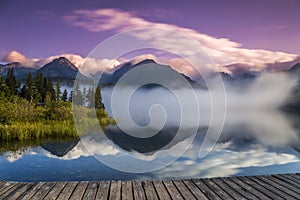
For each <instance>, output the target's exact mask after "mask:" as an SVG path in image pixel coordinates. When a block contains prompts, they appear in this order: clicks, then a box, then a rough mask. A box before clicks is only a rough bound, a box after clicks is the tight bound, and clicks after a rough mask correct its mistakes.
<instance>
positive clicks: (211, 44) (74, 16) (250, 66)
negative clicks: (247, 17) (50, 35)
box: [64, 9, 299, 74]
mask: <svg viewBox="0 0 300 200" xmlns="http://www.w3.org/2000/svg"><path fill="white" fill-rule="evenodd" d="M64 20H65V21H66V22H67V23H69V24H71V25H73V26H77V27H81V28H84V29H86V30H88V31H92V32H102V31H114V32H116V33H119V32H123V31H126V30H131V29H137V28H144V27H155V28H162V29H163V28H167V29H172V30H174V32H180V33H182V34H184V35H186V36H188V37H190V38H192V39H194V40H195V41H197V42H198V43H199V45H200V46H201V47H202V48H203V49H204V51H205V52H206V53H207V55H208V56H210V57H211V58H212V60H213V61H214V62H215V63H216V65H217V67H218V70H219V71H223V72H227V73H232V74H234V73H235V71H236V70H239V71H241V70H245V71H254V72H259V71H265V70H272V69H273V67H274V68H275V69H278V68H280V69H282V68H289V67H291V65H292V64H294V63H296V62H298V61H299V55H296V54H290V53H284V52H274V51H269V50H263V49H247V48H243V46H242V44H240V43H237V42H234V41H232V40H230V39H228V38H216V37H212V36H209V35H206V34H203V33H200V32H198V31H196V30H193V29H190V28H184V27H179V26H176V25H171V24H164V23H156V22H150V21H147V20H145V19H143V18H140V17H138V16H135V15H133V14H131V13H130V12H126V11H123V10H119V9H97V10H75V11H73V12H72V13H70V14H69V15H66V16H64ZM134 37H136V38H138V39H147V40H152V41H153V42H154V43H156V44H158V46H161V47H162V48H164V47H165V46H166V45H167V46H168V47H170V45H171V46H172V48H174V49H176V48H180V46H182V45H186V42H185V41H184V40H182V39H181V40H180V38H176V37H173V36H172V35H165V36H162V35H157V33H155V31H150V30H148V31H141V32H140V34H135V35H134ZM162 38H163V39H162ZM183 53H185V54H186V55H188V54H192V53H193V52H192V51H191V52H183ZM183 62H184V61H180V60H179V59H177V60H175V61H174V60H173V61H169V62H167V64H172V66H173V67H174V68H176V69H178V71H183V72H187V73H188V72H189V73H194V72H193V71H192V70H191V69H185V68H190V66H189V65H182V63H183ZM177 63H180V64H177ZM281 63H283V64H288V65H287V66H286V65H284V66H281Z"/></svg>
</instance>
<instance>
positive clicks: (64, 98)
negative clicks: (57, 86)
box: [62, 89, 68, 101]
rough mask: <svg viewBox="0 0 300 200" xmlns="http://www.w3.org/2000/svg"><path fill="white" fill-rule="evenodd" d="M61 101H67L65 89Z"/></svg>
mask: <svg viewBox="0 0 300 200" xmlns="http://www.w3.org/2000/svg"><path fill="white" fill-rule="evenodd" d="M62 100H63V101H67V100H68V92H67V89H65V90H64V92H63V94H62Z"/></svg>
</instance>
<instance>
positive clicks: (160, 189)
mask: <svg viewBox="0 0 300 200" xmlns="http://www.w3.org/2000/svg"><path fill="white" fill-rule="evenodd" d="M0 199H32V200H34V199H37V200H41V199H45V200H48V199H76V200H77V199H113V200H115V199H135V200H137V199H145V200H146V199H148V200H149V199H188V200H190V199H300V174H282V175H272V176H247V177H231V178H211V179H192V180H172V181H170V180H168V181H98V182H39V183H21V182H6V181H1V182H0Z"/></svg>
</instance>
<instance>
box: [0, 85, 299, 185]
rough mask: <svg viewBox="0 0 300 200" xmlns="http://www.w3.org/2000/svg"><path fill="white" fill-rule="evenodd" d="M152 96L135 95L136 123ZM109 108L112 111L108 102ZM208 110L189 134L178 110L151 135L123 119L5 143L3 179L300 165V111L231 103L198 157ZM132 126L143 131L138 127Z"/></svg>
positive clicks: (241, 171)
mask: <svg viewBox="0 0 300 200" xmlns="http://www.w3.org/2000/svg"><path fill="white" fill-rule="evenodd" d="M104 94H106V95H104V96H103V99H104V102H105V105H106V106H107V105H109V103H108V102H109V96H110V95H109V94H110V91H104ZM152 95H153V94H152ZM144 97H145V96H144ZM137 99H139V98H138V96H137ZM146 99H151V98H146ZM153 99H154V100H153V101H152V100H151V101H147V102H145V101H143V102H144V104H143V103H141V102H140V103H137V102H135V104H136V105H139V106H140V108H138V106H137V107H134V108H132V109H133V111H134V109H135V111H137V110H138V112H133V113H136V115H135V114H132V118H133V119H134V120H135V121H136V123H137V124H139V125H141V126H143V125H145V124H147V123H149V116H148V115H147V113H144V115H143V116H142V115H141V114H140V111H141V110H143V109H144V111H145V109H147V107H149V105H151V104H153V103H157V99H156V98H153ZM229 99H230V96H229ZM174 102H175V101H174ZM159 103H161V104H164V103H165V104H166V105H165V107H166V111H167V112H172V117H173V115H175V114H176V112H177V111H176V109H172V108H176V106H175V107H174V106H173V105H172V103H170V100H168V101H166V100H165V99H164V100H162V101H161V102H159ZM175 103H176V102H175ZM146 104H147V105H146ZM130 105H131V104H130ZM130 107H132V106H130ZM168 107H169V109H171V110H170V111H168ZM107 110H108V111H109V112H110V113H111V108H110V107H109V106H107ZM174 113H175V114H174ZM202 116H204V119H203V118H202V121H201V123H200V124H199V127H197V129H196V130H197V131H196V132H195V133H193V132H192V131H190V130H191V129H190V128H189V127H184V128H183V134H180V135H176V131H177V130H178V118H176V117H174V118H173V119H171V121H167V122H166V124H167V125H165V126H164V128H163V129H162V130H160V131H158V133H157V134H156V135H154V136H151V137H148V136H147V135H145V138H143V137H142V134H143V132H141V133H140V134H141V137H139V138H136V137H134V136H131V135H128V134H126V133H124V131H123V130H121V129H120V128H118V127H116V126H110V127H108V128H107V129H106V130H105V133H102V134H101V133H97V132H96V133H91V134H90V135H87V136H85V137H84V138H81V140H74V139H72V140H71V139H69V140H68V139H65V140H61V141H38V142H32V143H30V144H22V143H15V144H2V145H1V155H0V179H1V180H12V181H70V180H73V181H75V180H76V181H84V180H89V181H91V180H141V179H143V180H145V179H149V180H152V179H181V178H200V177H220V176H240V175H262V174H274V173H296V172H299V169H300V153H299V152H300V126H299V124H300V120H299V119H300V113H299V112H298V111H293V112H286V111H285V112H283V111H279V110H276V109H265V110H263V109H253V108H252V109H246V108H244V109H241V108H239V109H233V108H230V109H228V110H227V114H226V120H225V124H224V128H223V130H222V134H221V136H220V137H219V138H218V140H217V143H216V145H215V146H214V148H213V150H212V151H211V152H210V153H209V154H208V155H207V156H206V157H204V158H200V157H199V150H200V148H201V145H202V143H203V139H204V137H205V136H206V132H207V129H208V124H207V121H208V119H205V118H209V117H205V116H209V115H206V114H205V111H204V113H203V114H202ZM125 121H126V120H125ZM121 123H123V121H122V122H121ZM127 128H128V129H129V130H132V132H136V130H134V129H135V127H127ZM148 128H149V129H155V127H148ZM149 131H151V130H149ZM146 132H147V131H146ZM120 170H121V171H120ZM132 172H139V173H132Z"/></svg>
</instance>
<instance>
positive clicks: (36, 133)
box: [0, 121, 79, 141]
mask: <svg viewBox="0 0 300 200" xmlns="http://www.w3.org/2000/svg"><path fill="white" fill-rule="evenodd" d="M78 136H79V135H78V134H77V131H76V128H75V126H74V124H73V123H72V122H70V121H47V122H33V123H32V122H31V123H28V122H26V123H20V122H17V123H14V124H10V125H0V140H1V141H24V140H40V139H44V138H48V137H49V138H50V137H51V138H75V137H78Z"/></svg>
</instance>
